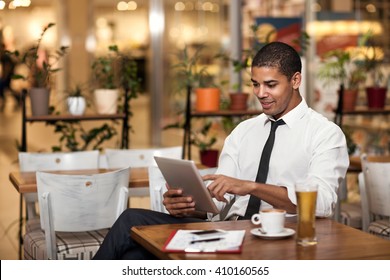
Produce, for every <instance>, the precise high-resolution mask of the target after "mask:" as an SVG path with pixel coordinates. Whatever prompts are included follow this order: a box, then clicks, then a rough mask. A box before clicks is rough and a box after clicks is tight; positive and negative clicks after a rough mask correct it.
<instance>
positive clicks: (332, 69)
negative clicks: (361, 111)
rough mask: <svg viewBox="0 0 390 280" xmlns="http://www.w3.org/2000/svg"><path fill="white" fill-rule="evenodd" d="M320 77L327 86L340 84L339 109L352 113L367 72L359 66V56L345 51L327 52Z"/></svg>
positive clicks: (319, 72) (319, 73)
mask: <svg viewBox="0 0 390 280" xmlns="http://www.w3.org/2000/svg"><path fill="white" fill-rule="evenodd" d="M318 77H319V78H320V79H323V80H324V81H325V83H326V84H329V83H334V82H338V83H339V85H340V89H339V91H338V92H339V100H340V102H341V103H339V104H340V105H341V104H342V105H341V106H340V108H338V109H341V108H342V110H343V111H352V110H354V109H355V105H356V101H357V97H358V93H359V86H360V85H361V84H362V83H363V82H364V81H365V78H366V76H365V71H364V69H363V68H362V67H360V65H359V61H358V60H357V54H356V53H351V52H349V51H347V50H344V49H335V50H331V51H329V52H327V53H326V54H325V55H324V58H323V64H322V65H321V66H320V68H319V71H318Z"/></svg>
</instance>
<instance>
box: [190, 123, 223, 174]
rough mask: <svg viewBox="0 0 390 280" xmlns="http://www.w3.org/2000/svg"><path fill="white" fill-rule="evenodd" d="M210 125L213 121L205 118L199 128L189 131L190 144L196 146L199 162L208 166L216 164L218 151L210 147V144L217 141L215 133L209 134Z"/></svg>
mask: <svg viewBox="0 0 390 280" xmlns="http://www.w3.org/2000/svg"><path fill="white" fill-rule="evenodd" d="M212 125H213V123H212V122H211V121H210V120H207V119H206V120H204V123H203V125H202V126H201V128H200V129H199V130H195V131H192V132H191V144H192V145H194V146H196V147H198V149H199V157H200V162H201V164H203V165H205V166H208V167H216V166H217V165H218V154H219V151H218V150H217V149H212V146H213V145H214V144H215V143H216V142H217V138H216V136H215V135H212V136H210V135H209V133H210V129H211V127H212Z"/></svg>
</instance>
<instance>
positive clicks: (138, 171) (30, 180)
mask: <svg viewBox="0 0 390 280" xmlns="http://www.w3.org/2000/svg"><path fill="white" fill-rule="evenodd" d="M112 170H113V169H88V170H70V171H55V172H56V173H62V174H96V173H104V172H107V171H112ZM9 180H10V181H11V183H12V185H13V186H14V187H15V189H16V190H17V191H18V192H19V193H34V192H37V181H36V177H35V172H20V171H14V172H11V173H10V174H9ZM148 186H149V178H148V168H146V167H140V168H130V180H129V187H130V188H144V187H148Z"/></svg>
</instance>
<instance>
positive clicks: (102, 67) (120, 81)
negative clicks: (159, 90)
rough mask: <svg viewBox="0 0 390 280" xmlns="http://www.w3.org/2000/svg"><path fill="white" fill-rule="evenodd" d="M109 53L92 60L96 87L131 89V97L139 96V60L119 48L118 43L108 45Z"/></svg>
mask: <svg viewBox="0 0 390 280" xmlns="http://www.w3.org/2000/svg"><path fill="white" fill-rule="evenodd" d="M108 50H109V53H108V54H107V55H104V56H99V57H96V58H95V60H94V61H93V62H92V66H91V67H92V74H93V77H92V80H93V83H94V84H95V87H96V88H106V89H115V88H119V87H122V88H123V89H124V90H129V91H130V93H131V95H132V96H131V97H132V98H135V97H137V93H138V91H139V89H140V84H141V79H140V78H139V77H138V67H137V62H136V61H135V59H134V58H133V57H132V56H131V54H130V53H125V52H122V51H120V50H119V48H118V46H117V45H110V46H108Z"/></svg>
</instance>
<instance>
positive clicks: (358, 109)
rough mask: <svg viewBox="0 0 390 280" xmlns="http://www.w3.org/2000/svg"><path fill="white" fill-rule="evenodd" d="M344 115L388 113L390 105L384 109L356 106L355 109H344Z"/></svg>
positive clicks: (389, 112)
mask: <svg viewBox="0 0 390 280" xmlns="http://www.w3.org/2000/svg"><path fill="white" fill-rule="evenodd" d="M341 114H343V115H387V114H390V107H389V106H386V107H385V108H384V109H369V108H367V107H356V109H355V110H353V111H343V112H342V113H341Z"/></svg>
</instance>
